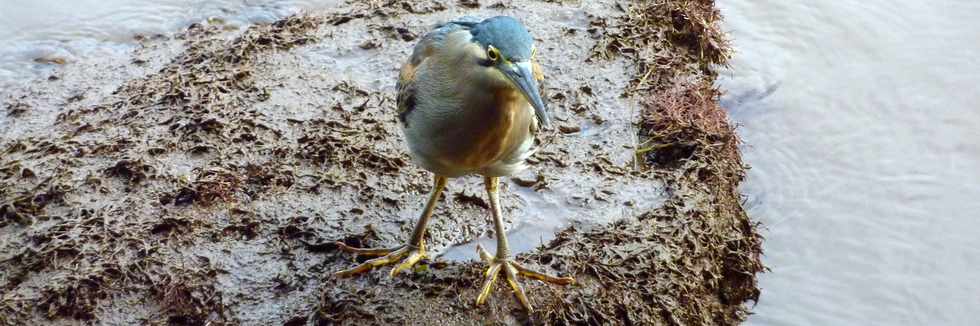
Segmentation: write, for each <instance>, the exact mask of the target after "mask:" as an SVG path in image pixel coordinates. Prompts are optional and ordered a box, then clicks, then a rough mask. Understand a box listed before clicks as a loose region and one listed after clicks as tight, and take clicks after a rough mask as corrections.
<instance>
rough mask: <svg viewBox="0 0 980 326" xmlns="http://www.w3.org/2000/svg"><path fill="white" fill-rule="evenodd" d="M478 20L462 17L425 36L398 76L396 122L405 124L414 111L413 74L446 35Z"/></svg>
mask: <svg viewBox="0 0 980 326" xmlns="http://www.w3.org/2000/svg"><path fill="white" fill-rule="evenodd" d="M478 22H479V20H476V18H473V17H469V16H466V17H462V18H460V19H457V20H454V21H451V22H448V23H445V24H440V25H437V26H436V27H435V29H433V30H432V31H431V32H429V33H427V34H425V36H423V37H422V39H421V40H419V42H418V44H416V45H415V49H414V50H413V51H412V56H411V57H410V58H409V60H408V62H405V64H403V65H402V69H401V72H400V73H399V74H398V85H397V88H398V120H399V121H401V122H402V123H406V122H405V121H406V117H407V116H408V114H409V113H411V112H412V110H413V109H415V104H416V99H415V72H416V71H418V70H419V69H420V68H422V67H423V66H424V65H425V64H426V60H427V59H428V58H429V57H431V56H432V54H433V53H435V51H436V49H437V48H438V47H440V46H442V44H443V41H444V40H445V39H446V35H449V34H450V33H452V32H455V31H459V30H462V29H469V28H471V27H473V25H474V24H476V23H478Z"/></svg>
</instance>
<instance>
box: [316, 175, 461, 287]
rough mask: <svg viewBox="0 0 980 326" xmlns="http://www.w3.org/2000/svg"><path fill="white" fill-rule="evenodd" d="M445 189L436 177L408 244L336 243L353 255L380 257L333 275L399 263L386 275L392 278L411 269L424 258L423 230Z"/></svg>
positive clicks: (353, 273)
mask: <svg viewBox="0 0 980 326" xmlns="http://www.w3.org/2000/svg"><path fill="white" fill-rule="evenodd" d="M445 188H446V177H443V176H439V175H437V176H436V177H435V185H434V186H433V187H432V192H430V193H429V201H427V202H426V203H425V209H424V210H422V216H421V217H419V222H418V224H416V225H415V231H414V232H412V238H411V239H410V240H409V242H408V244H406V245H403V246H399V247H395V248H354V247H351V246H348V245H347V244H345V243H343V242H337V247H338V248H340V250H342V251H345V252H349V253H352V254H355V255H362V256H374V257H378V256H380V257H378V258H374V259H371V260H368V261H366V262H364V263H361V264H360V265H357V266H355V267H354V268H351V269H345V270H342V271H339V272H337V273H334V275H336V276H338V277H348V276H353V275H357V274H361V273H364V272H367V271H370V270H372V269H374V268H376V267H381V266H386V265H394V264H397V263H399V262H400V264H398V266H395V268H392V269H391V273H389V274H388V275H390V276H392V277H394V276H395V275H398V273H401V272H403V271H405V270H407V269H409V268H412V266H414V265H415V264H416V263H418V262H419V261H420V260H422V258H425V257H426V253H425V228H426V225H427V224H428V223H429V218H431V217H432V212H433V211H434V210H435V208H436V202H437V201H439V195H440V194H442V190H443V189H445Z"/></svg>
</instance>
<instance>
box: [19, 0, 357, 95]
mask: <svg viewBox="0 0 980 326" xmlns="http://www.w3.org/2000/svg"><path fill="white" fill-rule="evenodd" d="M338 2H339V0H258V1H252V0H160V1H156V0H77V1H58V0H38V1H17V0H0V8H3V10H0V58H3V59H2V60H0V90H3V89H4V88H5V87H10V86H11V85H12V84H16V83H17V81H19V80H22V79H24V78H25V77H26V78H31V77H36V76H39V75H41V74H45V73H49V72H50V71H51V70H52V69H53V68H54V65H51V64H44V63H38V62H35V59H37V58H61V59H65V60H66V61H67V62H69V63H70V62H72V61H74V60H83V59H85V58H90V57H96V56H118V57H123V56H125V55H126V54H127V53H129V51H131V50H132V49H133V47H134V46H136V45H135V43H134V42H132V41H133V37H134V36H135V35H144V36H147V37H150V36H153V35H157V34H163V35H170V34H172V33H173V32H174V31H176V30H179V29H181V28H184V27H186V26H187V25H189V24H191V23H195V22H200V21H202V20H206V19H209V18H218V19H221V20H223V21H225V22H226V23H228V24H229V25H231V26H239V27H241V26H245V25H247V24H249V23H255V22H272V21H275V20H277V19H279V18H282V17H285V16H287V15H289V14H292V13H295V12H298V11H300V10H304V9H313V8H318V7H322V6H328V5H332V4H336V3H338Z"/></svg>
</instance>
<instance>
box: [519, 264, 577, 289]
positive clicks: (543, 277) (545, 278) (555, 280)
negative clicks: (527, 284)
mask: <svg viewBox="0 0 980 326" xmlns="http://www.w3.org/2000/svg"><path fill="white" fill-rule="evenodd" d="M511 265H512V266H514V269H516V270H517V273H518V274H520V275H521V276H524V277H527V278H532V279H535V280H538V281H542V282H548V283H551V284H558V285H570V284H575V279H574V278H572V277H571V276H564V277H558V276H553V275H549V274H545V273H540V272H535V271H532V270H530V269H527V268H526V267H524V266H523V265H521V264H518V263H517V262H511Z"/></svg>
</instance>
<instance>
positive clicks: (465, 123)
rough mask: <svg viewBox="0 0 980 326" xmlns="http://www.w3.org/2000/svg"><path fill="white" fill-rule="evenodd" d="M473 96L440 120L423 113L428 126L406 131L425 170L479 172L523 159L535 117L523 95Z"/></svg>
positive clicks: (511, 92) (497, 92)
mask: <svg viewBox="0 0 980 326" xmlns="http://www.w3.org/2000/svg"><path fill="white" fill-rule="evenodd" d="M471 94H472V96H468V97H466V98H465V99H464V100H462V101H461V106H460V107H458V108H455V109H453V110H449V112H446V111H443V112H442V113H444V114H442V115H440V116H431V115H427V114H420V115H418V119H420V120H421V119H425V123H418V124H416V123H412V122H410V123H409V128H410V129H415V130H406V134H407V135H409V137H407V138H408V141H409V145H410V148H412V151H413V153H412V154H413V156H416V158H417V161H420V162H422V163H423V164H422V165H423V167H425V168H426V169H428V170H430V171H433V172H436V173H441V174H444V175H453V174H464V173H475V172H478V171H481V170H483V169H485V168H487V167H489V166H491V165H494V164H496V163H498V162H500V161H506V160H509V159H511V158H513V157H515V156H519V155H521V154H522V153H516V152H518V151H520V150H521V149H522V148H526V147H527V146H522V145H524V144H525V142H527V141H529V139H530V138H532V137H533V135H532V134H531V132H530V127H531V123H532V120H533V112H532V111H531V109H530V104H528V102H527V100H525V99H524V97H523V95H521V94H520V93H519V92H517V91H516V90H513V89H496V90H484V91H480V93H479V94H473V93H471ZM420 122H421V121H420ZM422 128H424V129H422ZM450 171H452V172H455V173H450Z"/></svg>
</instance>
